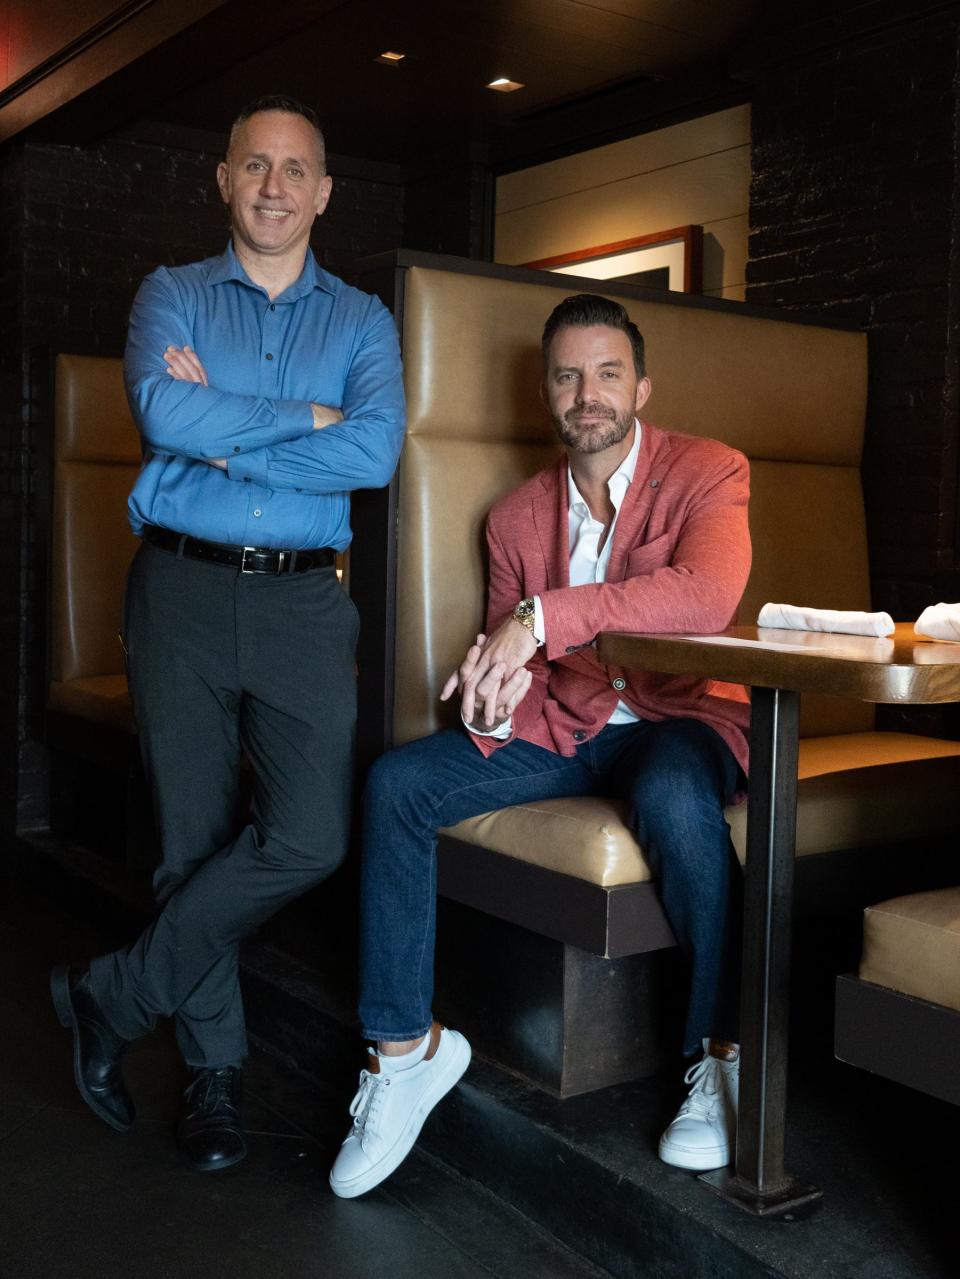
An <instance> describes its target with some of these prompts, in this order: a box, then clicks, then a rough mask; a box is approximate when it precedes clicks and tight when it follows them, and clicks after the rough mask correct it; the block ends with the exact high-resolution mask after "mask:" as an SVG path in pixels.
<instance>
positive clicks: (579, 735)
mask: <svg viewBox="0 0 960 1279" xmlns="http://www.w3.org/2000/svg"><path fill="white" fill-rule="evenodd" d="M586 736H587V735H586V733H585V732H584V731H583V729H582V728H578V729H576V730H575V732H574V734H573V740H574V741H575V742H582V741H583V740H584V739H585V738H586Z"/></svg>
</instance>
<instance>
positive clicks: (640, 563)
mask: <svg viewBox="0 0 960 1279" xmlns="http://www.w3.org/2000/svg"><path fill="white" fill-rule="evenodd" d="M674 545H675V543H674V539H673V535H672V534H670V533H661V535H660V536H659V537H655V538H654V539H653V541H652V542H644V544H643V546H635V547H634V548H633V550H631V551H628V552H627V563H626V572H625V573H624V577H639V576H640V575H641V574H642V573H652V572H653V571H654V570H655V569H658V568H666V566H667V565H668V564H669V563H670V560H671V558H672V556H673V548H674Z"/></svg>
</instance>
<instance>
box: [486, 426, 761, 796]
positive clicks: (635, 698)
mask: <svg viewBox="0 0 960 1279" xmlns="http://www.w3.org/2000/svg"><path fill="white" fill-rule="evenodd" d="M567 492H568V490H567V459H566V457H565V456H564V457H563V458H562V459H561V460H560V461H559V462H558V463H557V465H555V466H552V467H550V468H549V469H548V470H545V471H541V472H540V473H539V474H537V475H535V476H534V477H533V478H532V479H530V480H528V481H527V482H526V483H525V484H523V485H522V486H521V487H520V488H518V489H516V490H515V491H514V492H512V493H509V494H508V495H507V496H506V497H504V498H501V499H500V501H498V502H497V503H496V504H495V505H494V507H493V508H492V510H491V511H490V514H489V517H488V520H487V545H488V548H489V553H490V595H489V602H488V608H487V634H490V633H491V631H492V630H494V629H495V628H496V627H497V626H499V625H500V624H501V623H502V622H503V621H504V620H505V619H506V617H507V616H508V615H509V614H510V613H511V612H512V610H513V609H514V607H515V606H516V604H517V602H518V601H519V600H521V599H526V598H527V597H528V596H532V595H539V596H540V602H541V605H542V608H543V618H544V624H545V628H546V643H545V644H544V645H543V647H541V648H540V649H539V650H538V651H537V653H536V654H535V655H534V657H533V658H532V659H531V661H530V662H529V663H528V668H529V669H530V670H531V671H532V672H533V676H534V678H533V683H532V685H531V687H530V691H529V692H528V693H527V695H526V697H525V698H524V700H523V701H522V702H521V703H520V705H519V706H518V707H517V709H516V710H515V712H514V715H513V724H512V728H513V732H512V735H511V737H508V738H506V739H505V741H497V740H495V739H493V738H490V737H482V736H474V741H475V742H476V744H477V746H478V747H479V749H480V750H481V751H483V753H484V754H485V755H489V754H490V753H491V751H494V750H496V749H498V748H499V747H501V746H503V745H504V744H505V742H506V741H511V740H512V738H513V737H519V738H522V739H523V740H524V741H528V742H533V743H535V744H536V745H538V746H543V747H545V748H546V749H548V750H552V751H556V752H558V753H559V754H561V755H573V754H574V752H575V750H576V748H577V746H578V745H580V744H581V743H582V742H583V741H588V740H589V739H590V738H591V737H595V736H596V734H597V733H599V732H600V730H601V729H602V728H603V727H604V725H605V724H606V722H607V720H608V719H609V717H610V715H611V714H612V712H613V709H614V707H615V706H616V703H617V700H618V698H621V699H622V700H623V701H624V702H625V703H626V704H627V705H628V706H630V707H631V708H632V709H633V710H634V711H635V712H636V713H637V714H638V715H640V716H642V717H643V718H644V719H650V720H661V719H666V718H668V717H674V718H681V717H682V718H693V719H699V720H703V722H704V723H706V724H709V725H710V726H711V728H714V729H715V730H716V731H717V732H718V733H719V734H720V736H721V737H722V738H723V739H724V741H725V742H726V743H727V744H728V746H729V747H730V749H731V750H732V751H733V754H734V756H735V757H736V759H737V762H738V763H739V764H740V766H741V768H743V770H744V772H746V766H747V731H748V726H749V722H750V706H749V701H748V697H747V693H746V690H745V689H743V688H742V687H741V686H740V685H733V684H719V683H716V682H714V681H711V680H705V679H699V678H696V677H694V676H687V675H683V676H676V675H662V674H659V673H657V672H655V671H646V670H633V669H629V670H628V669H625V668H622V667H619V666H603V665H602V664H601V663H600V661H599V659H598V658H597V653H596V648H595V647H594V641H595V640H596V637H597V635H598V634H599V633H600V632H601V631H649V632H657V631H660V632H664V633H667V634H669V633H673V632H679V633H687V634H707V633H710V632H713V631H720V630H723V628H724V627H726V626H729V625H730V624H731V622H732V621H733V620H734V618H735V615H736V610H737V605H738V604H739V602H740V597H741V596H742V594H743V590H744V587H745V586H746V583H747V577H748V575H749V572H750V530H749V527H748V524H747V501H748V498H749V464H748V462H747V459H746V458H745V457H744V455H743V454H742V453H739V452H737V451H736V450H735V449H731V448H729V447H727V445H725V444H721V443H719V442H718V441H716V440H707V439H701V438H699V437H696V436H690V435H679V434H677V433H675V432H672V431H664V430H661V429H659V428H658V427H656V426H653V425H652V424H651V423H649V422H644V423H643V424H642V436H641V442H640V452H639V456H638V458H637V467H636V471H635V473H634V477H633V480H632V482H631V484H630V486H629V488H628V489H627V492H626V495H625V497H624V500H623V505H622V506H621V508H620V513H619V515H618V517H617V523H616V527H615V529H614V535H613V546H612V549H611V553H610V562H609V566H608V568H607V576H606V580H605V581H604V582H600V583H596V584H590V585H587V586H571V585H570V575H569V567H570V547H569V536H568V518H567ZM614 680H617V681H618V682H619V681H620V680H624V681H626V683H625V685H624V687H623V688H622V689H615V688H614Z"/></svg>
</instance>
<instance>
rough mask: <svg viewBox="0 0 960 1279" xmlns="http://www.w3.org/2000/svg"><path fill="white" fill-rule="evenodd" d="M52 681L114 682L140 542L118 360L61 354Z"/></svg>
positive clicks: (136, 455)
mask: <svg viewBox="0 0 960 1279" xmlns="http://www.w3.org/2000/svg"><path fill="white" fill-rule="evenodd" d="M54 417H55V423H54V496H53V502H54V508H53V556H52V558H53V593H52V635H51V676H52V678H53V679H54V680H57V681H68V680H74V679H82V678H84V677H87V676H95V675H117V674H120V673H122V671H123V658H122V653H121V650H120V644H119V641H118V639H117V632H118V630H119V627H120V607H121V601H122V599H123V588H124V581H125V579H126V572H127V567H128V565H129V563H130V560H131V559H132V557H133V553H134V551H135V550H136V548H137V545H138V543H137V539H136V538H135V537H134V536H133V534H132V533H131V532H130V527H129V525H128V523H127V495H128V494H129V492H130V490H131V489H132V488H133V484H134V480H135V479H136V476H137V472H138V471H139V468H140V442H139V437H138V435H137V431H136V428H135V427H134V424H133V419H132V418H131V416H130V410H129V408H128V407H127V397H126V394H125V392H124V389H123V371H122V364H121V361H120V360H116V359H106V358H100V357H93V356H80V355H59V356H57V362H56V393H55V407H54Z"/></svg>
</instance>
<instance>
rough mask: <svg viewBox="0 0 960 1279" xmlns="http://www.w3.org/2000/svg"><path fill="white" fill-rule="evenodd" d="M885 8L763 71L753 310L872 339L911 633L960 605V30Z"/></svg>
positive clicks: (874, 417)
mask: <svg viewBox="0 0 960 1279" xmlns="http://www.w3.org/2000/svg"><path fill="white" fill-rule="evenodd" d="M880 8H881V6H877V5H871V6H864V7H863V9H862V10H861V11H859V15H860V16H859V18H858V14H856V13H855V14H853V15H850V16H849V17H848V20H847V21H846V22H845V23H844V24H843V30H842V31H841V30H840V24H839V23H837V24H836V27H837V32H838V39H837V41H836V42H834V43H831V42H830V41H827V42H825V43H824V42H821V43H820V45H819V47H816V46H815V45H814V42H812V41H810V42H807V44H808V48H807V51H806V52H799V53H795V54H793V55H792V56H789V57H787V58H786V60H781V61H778V63H777V64H776V65H775V66H773V67H768V69H767V71H766V72H765V73H764V72H759V73H757V72H755V73H754V77H753V78H754V79H755V85H756V88H755V94H754V100H753V181H752V187H751V198H750V225H751V233H750V261H749V265H748V268H747V280H748V290H747V296H748V299H749V300H750V301H751V302H757V303H763V304H769V305H773V306H778V307H785V308H788V309H798V310H814V311H818V312H820V313H822V314H826V315H830V316H836V317H841V318H843V319H845V320H849V321H852V322H853V323H855V324H857V325H861V326H863V327H864V328H865V329H866V330H867V332H868V334H869V358H870V377H869V406H868V418H867V434H866V442H865V451H864V464H863V473H864V485H865V491H866V500H867V519H868V530H869V540H870V547H871V569H872V575H873V587H874V603H875V606H876V607H878V608H885V609H888V610H889V611H890V612H891V613H892V614H893V615H894V617H898V618H909V617H916V616H917V614H918V612H919V611H920V610H921V608H922V607H923V606H924V605H926V604H927V603H930V602H932V601H935V600H936V599H937V598H944V595H945V594H946V597H947V598H953V599H957V598H960V580H958V576H957V575H956V573H955V570H956V568H957V567H958V560H957V544H956V513H957V452H958V415H957V408H958V401H957V392H958V388H957V351H958V346H957V342H958V337H960V334H958V309H957V308H958V297H960V294H958V283H960V280H958V262H957V256H956V255H957V249H956V239H957V231H958V229H960V227H958V216H960V215H958V207H957V199H956V194H957V187H958V180H960V166H958V155H957V50H958V16H957V10H956V6H954V7H953V8H952V9H950V10H943V9H942V7H941V11H940V12H935V13H930V14H928V15H927V16H926V17H920V18H919V19H917V20H915V21H905V20H904V14H906V15H907V17H913V16H914V15H915V13H916V9H915V8H914V7H912V6H900V7H899V8H900V10H901V12H900V15H899V23H900V24H899V25H889V26H887V27H886V28H885V29H881V30H870V29H869V26H868V19H869V18H870V17H871V15H872V16H873V17H874V18H876V15H877V13H878V11H879V9H880ZM920 8H922V6H920ZM886 9H887V11H888V18H889V17H890V16H891V12H892V10H891V6H889V5H888V6H886ZM911 11H912V12H911ZM858 21H859V23H860V28H859V31H858V29H857V24H858ZM821 30H822V29H821ZM840 36H842V37H843V38H839V37H840ZM802 43H803V42H798V44H802ZM811 45H814V47H810V46H811ZM810 410H811V413H815V412H816V411H817V402H816V378H815V371H813V370H812V371H811V403H810Z"/></svg>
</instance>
